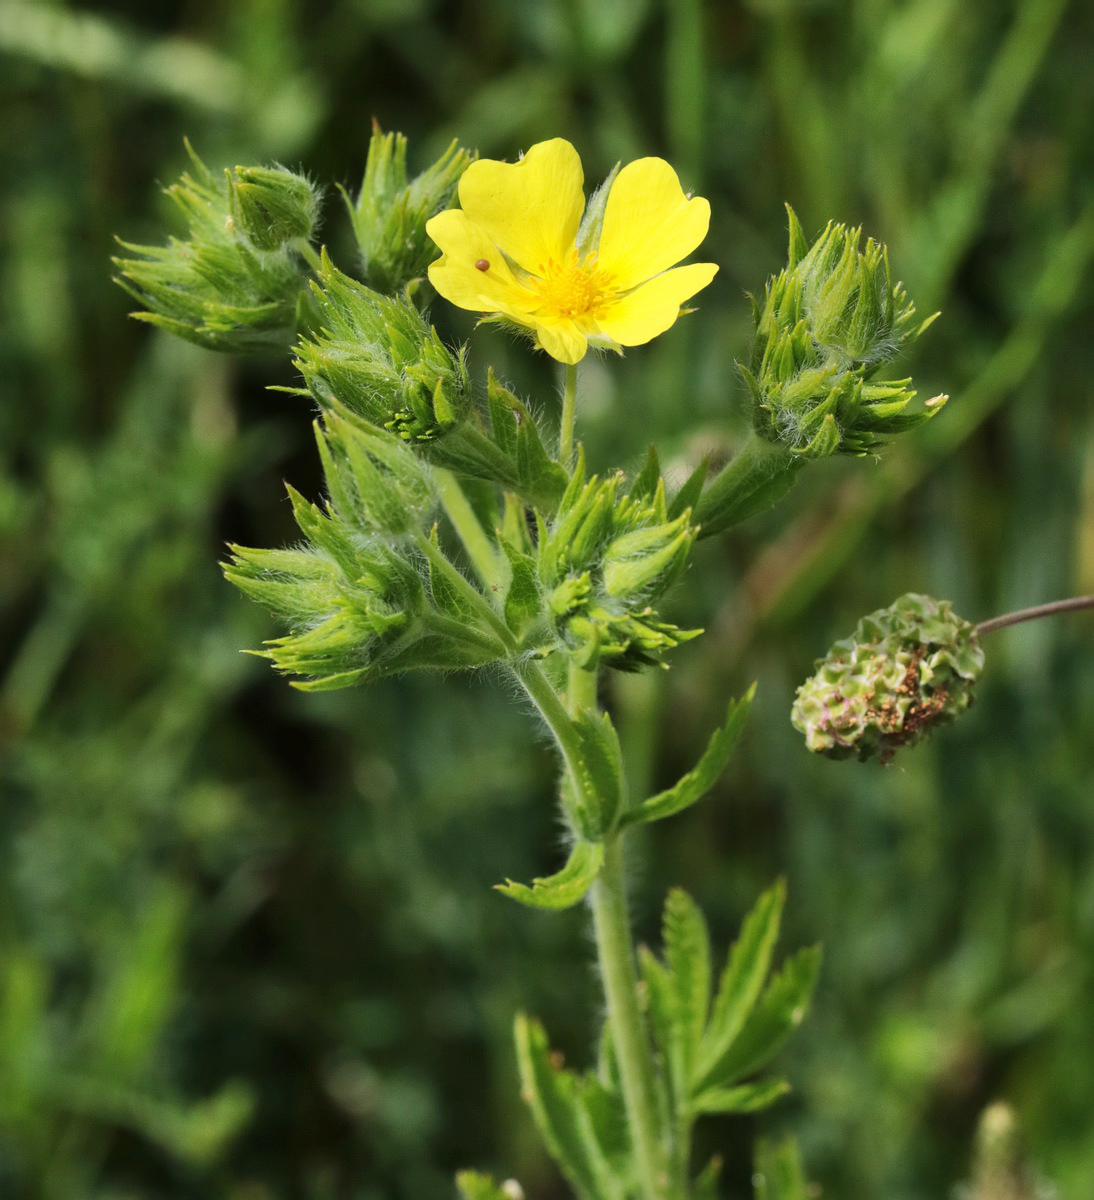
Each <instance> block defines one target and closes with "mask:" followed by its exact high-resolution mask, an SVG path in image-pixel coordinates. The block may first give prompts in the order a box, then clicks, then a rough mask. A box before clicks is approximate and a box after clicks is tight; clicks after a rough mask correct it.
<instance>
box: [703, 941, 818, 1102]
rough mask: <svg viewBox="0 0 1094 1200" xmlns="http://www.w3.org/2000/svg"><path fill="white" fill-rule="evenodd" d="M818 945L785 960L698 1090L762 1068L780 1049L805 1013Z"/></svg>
mask: <svg viewBox="0 0 1094 1200" xmlns="http://www.w3.org/2000/svg"><path fill="white" fill-rule="evenodd" d="M820 962H821V951H820V947H819V946H810V947H808V948H807V949H805V950H799V951H798V953H797V954H795V955H794V956H793V957H791V958H789V959H787V961H786V964H785V965H784V966H783V969H782V971H780V972H779V974H778V975H776V976H775V978H774V979H773V980H772V981H771V983H770V984H769V985H768V987H767V990H766V991H765V992H764V994H763V997H762V999H761V1000H760V1002H759V1004H758V1005H757V1006H756V1008H755V1009H754V1010H753V1012H752V1013H751V1015H750V1016H749V1018H748V1020H747V1021H746V1022H745V1024H744V1028H743V1029H742V1030H741V1032H740V1034H739V1035H738V1036H737V1038H736V1039H735V1040H734V1042H733V1043H732V1045H731V1046H730V1047H729V1050H728V1051H727V1052H726V1053H725V1054H724V1055H723V1056H722V1057H721V1058H720V1059H718V1061H717V1062H715V1063H714V1064H713V1065H712V1066H711V1067H710V1068H709V1070H708V1071H707V1072H706V1074H705V1076H704V1078H703V1080H702V1081H701V1084H700V1087H701V1088H702V1089H703V1090H705V1089H706V1088H707V1087H709V1086H712V1085H713V1086H716V1087H718V1086H726V1085H728V1084H731V1083H733V1082H734V1081H736V1080H738V1079H741V1078H743V1077H744V1076H746V1075H751V1074H752V1073H753V1071H758V1070H759V1069H760V1068H761V1067H763V1066H765V1065H766V1064H767V1063H768V1062H769V1061H770V1060H771V1059H772V1058H774V1056H775V1055H776V1054H777V1053H778V1052H779V1051H780V1050H781V1049H782V1048H783V1046H784V1045H785V1044H786V1042H787V1041H788V1040H789V1038H790V1035H791V1034H792V1033H793V1032H794V1030H795V1029H797V1027H798V1026H799V1025H800V1024H801V1023H802V1021H803V1020H804V1018H805V1014H806V1013H807V1012H808V1011H809V1002H810V1000H811V999H812V996H813V988H814V987H815V986H816V983H817V975H818V974H819V973H820Z"/></svg>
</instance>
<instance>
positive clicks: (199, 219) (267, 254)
mask: <svg viewBox="0 0 1094 1200" xmlns="http://www.w3.org/2000/svg"><path fill="white" fill-rule="evenodd" d="M187 150H189V153H190V159H191V163H192V170H193V174H192V175H191V174H185V175H183V176H182V178H181V179H180V180H179V182H178V183H176V184H174V185H173V186H172V187H170V188H168V189H167V194H168V195H169V196H170V197H171V199H172V200H173V201H174V202H175V204H176V205H177V206H178V207H179V208H180V209H181V210H182V212H183V213H184V214H185V215H186V219H187V221H188V223H189V227H190V228H189V237H188V238H187V239H186V240H185V241H183V240H181V239H179V238H171V239H170V240H169V241H168V243H167V245H166V246H137V245H131V244H129V243H128V242H122V243H121V245H122V246H124V247H125V249H126V250H129V251H131V252H133V253H134V254H137V255H139V256H140V257H139V258H119V259H115V260H114V261H115V264H116V265H117V267H118V271H119V275H118V282H119V283H120V284H121V285H122V287H124V288H125V290H126V291H127V292H129V294H130V295H131V296H133V297H134V298H135V299H136V300H137V301H139V303H140V304H142V305H144V306H145V308H147V309H148V311H147V312H137V313H134V314H133V316H135V317H136V318H137V320H139V321H147V322H149V323H150V324H152V325H158V326H159V327H160V328H162V329H166V330H167V331H168V332H169V333H174V334H177V335H178V336H179V337H182V338H185V339H186V340H187V341H190V342H196V343H197V344H198V345H199V346H204V347H206V349H209V350H234V351H249V350H259V349H279V350H283V349H284V348H285V347H286V346H287V345H288V343H289V341H290V340H291V338H292V337H293V335H294V334H295V332H296V328H297V307H298V304H299V301H300V297H301V292H302V289H303V287H304V281H305V273H304V267H303V264H302V262H301V260H300V258H299V255H298V253H297V250H298V249H299V248H300V246H301V245H302V244H304V243H306V241H307V239H308V238H309V237H310V236H311V233H312V230H313V228H314V224H315V218H316V213H317V211H318V205H319V199H318V193H317V192H316V190H315V189H314V188H313V187H312V185H311V184H310V183H308V182H307V180H305V179H303V178H302V177H300V176H298V175H293V174H292V173H291V172H289V171H283V170H280V169H267V168H260V167H250V168H244V167H240V168H237V169H236V172H235V173H234V174H233V173H232V172H226V173H225V175H224V176H223V177H219V176H217V175H214V174H213V173H212V172H211V171H210V170H209V169H208V167H206V166H205V164H204V163H203V162H202V161H201V159H200V158H198V156H197V155H196V154H195V153H194V152H193V150H192V149H191V148H190V147H189V146H187Z"/></svg>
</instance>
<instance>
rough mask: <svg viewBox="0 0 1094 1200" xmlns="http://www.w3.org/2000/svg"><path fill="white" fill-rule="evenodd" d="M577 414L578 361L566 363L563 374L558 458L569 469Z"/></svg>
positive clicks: (572, 453)
mask: <svg viewBox="0 0 1094 1200" xmlns="http://www.w3.org/2000/svg"><path fill="white" fill-rule="evenodd" d="M576 414H577V363H566V365H565V367H564V368H563V375H562V427H561V430H560V432H559V439H558V460H559V462H560V463H562V465H563V466H564V467H565V468H566V469H567V470H569V469H570V459H571V458H573V455H574V421H575V419H576Z"/></svg>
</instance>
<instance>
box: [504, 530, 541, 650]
mask: <svg viewBox="0 0 1094 1200" xmlns="http://www.w3.org/2000/svg"><path fill="white" fill-rule="evenodd" d="M501 548H502V550H503V551H504V552H505V557H506V558H507V559H508V560H509V571H510V576H509V587H508V589H507V591H506V593H505V610H504V611H505V623H506V625H508V626H509V628H510V629H511V630H512V631H513V633H514V634H516V636H517V637H518V638H519V637H521V636H522V635H523V634H524V632H525V631H526V630H527V628H528V626H529V625H531V624H532V622H533V621H535V620H536V618H537V617H538V616H539V615H540V613H541V612H542V610H543V599H542V597H541V595H540V590H539V574H538V572H537V571H536V561H535V559H534V558H532V557H531V556H530V555H528V554H522V553H521V552H520V551H519V550H517V549H515V548H514V547H513V546H511V545H510V544H509V543H508V542H507V541H504V540H503V541H502V542H501Z"/></svg>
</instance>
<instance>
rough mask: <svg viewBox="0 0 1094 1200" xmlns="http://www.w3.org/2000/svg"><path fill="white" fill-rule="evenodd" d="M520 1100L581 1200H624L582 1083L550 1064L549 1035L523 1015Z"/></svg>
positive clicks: (519, 1035) (518, 1025)
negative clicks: (528, 1108)
mask: <svg viewBox="0 0 1094 1200" xmlns="http://www.w3.org/2000/svg"><path fill="white" fill-rule="evenodd" d="M514 1032H515V1037H516V1044H517V1062H518V1065H519V1067H520V1078H521V1088H522V1094H523V1096H524V1099H525V1100H526V1101H527V1103H528V1105H529V1107H530V1108H531V1109H532V1115H533V1116H534V1117H535V1121H536V1125H537V1127H538V1128H539V1131H540V1133H541V1134H542V1136H543V1140H544V1141H545V1142H546V1143H547V1148H548V1150H549V1151H550V1152H551V1155H552V1157H553V1158H554V1159H555V1161H556V1162H557V1163H558V1165H559V1167H560V1168H561V1170H562V1173H563V1174H564V1175H565V1176H566V1178H567V1179H568V1180H569V1181H570V1183H571V1185H572V1186H573V1188H574V1190H575V1191H576V1192H577V1194H578V1196H579V1198H580V1200H624V1195H625V1193H624V1188H623V1184H622V1182H621V1181H620V1180H619V1179H618V1178H617V1176H616V1175H615V1172H614V1171H613V1170H612V1167H611V1165H610V1163H609V1161H608V1159H607V1157H606V1155H605V1153H604V1149H603V1147H602V1146H601V1145H600V1142H599V1141H598V1139H597V1135H596V1127H595V1125H594V1123H593V1121H592V1119H591V1118H590V1115H589V1111H588V1109H587V1108H586V1106H585V1103H584V1095H583V1089H582V1086H581V1081H580V1080H579V1079H578V1078H577V1076H575V1075H574V1073H573V1072H572V1071H567V1070H565V1069H563V1068H559V1067H555V1066H553V1065H552V1064H551V1059H550V1052H549V1050H548V1046H547V1035H546V1034H545V1033H544V1031H543V1026H542V1025H540V1024H539V1022H538V1021H533V1020H530V1019H529V1018H528V1017H526V1016H524V1015H523V1014H522V1013H521V1014H518V1015H517V1019H516V1026H515V1030H514Z"/></svg>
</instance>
